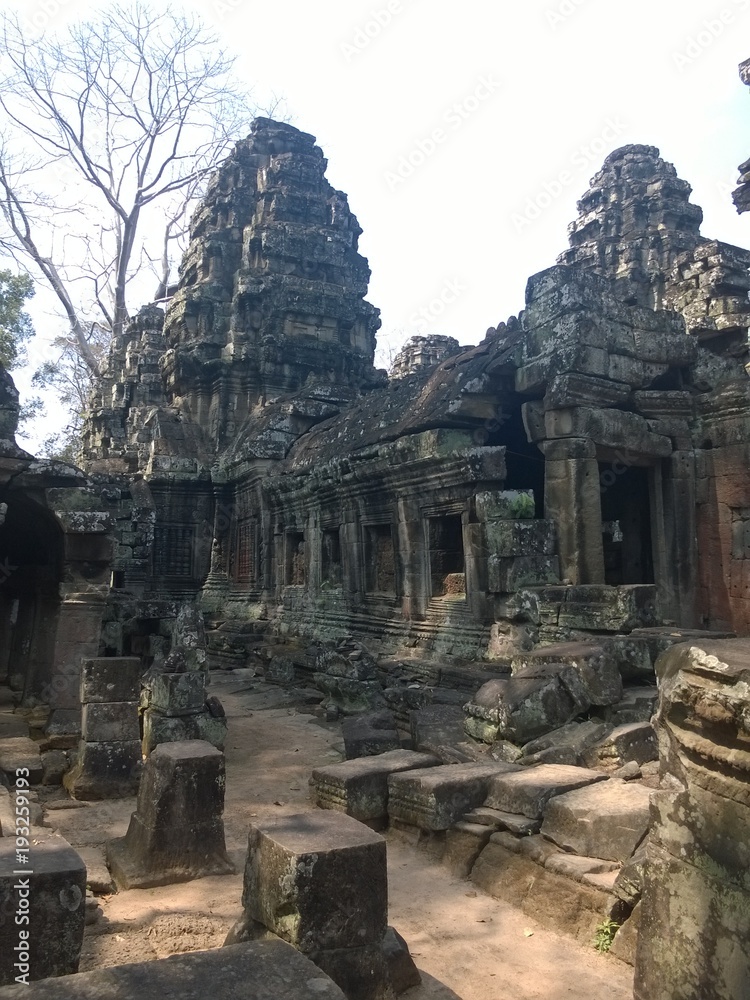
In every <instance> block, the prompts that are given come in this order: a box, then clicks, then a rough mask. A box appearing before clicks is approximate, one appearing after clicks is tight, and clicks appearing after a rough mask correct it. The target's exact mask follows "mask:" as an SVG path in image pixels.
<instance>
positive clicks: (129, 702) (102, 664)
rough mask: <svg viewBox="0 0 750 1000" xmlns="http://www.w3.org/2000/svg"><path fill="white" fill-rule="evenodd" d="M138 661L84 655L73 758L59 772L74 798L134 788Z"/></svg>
mask: <svg viewBox="0 0 750 1000" xmlns="http://www.w3.org/2000/svg"><path fill="white" fill-rule="evenodd" d="M140 691H141V661H140V659H139V658H138V657H135V656H123V657H102V658H98V659H93V660H84V661H83V664H82V665H81V681H80V698H81V706H82V738H81V741H80V743H79V744H78V759H77V761H76V763H75V764H74V766H73V768H72V769H71V770H70V771H69V772H68V773H67V774H66V775H65V777H64V778H63V783H64V785H65V787H66V788H67V790H68V791H69V792H70V794H71V795H72V796H73V798H76V799H112V798H127V796H129V795H134V794H135V792H136V791H137V789H138V781H139V779H140V774H141V763H142V761H141V742H140V737H141V732H140V721H139V719H138V699H139V697H140Z"/></svg>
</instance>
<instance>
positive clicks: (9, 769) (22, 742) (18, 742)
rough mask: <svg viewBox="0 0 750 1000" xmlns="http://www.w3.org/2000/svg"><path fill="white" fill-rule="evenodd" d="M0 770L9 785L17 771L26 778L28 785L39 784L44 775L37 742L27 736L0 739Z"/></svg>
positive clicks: (14, 778) (13, 781)
mask: <svg viewBox="0 0 750 1000" xmlns="http://www.w3.org/2000/svg"><path fill="white" fill-rule="evenodd" d="M0 771H2V772H3V773H4V774H5V776H6V778H7V779H8V781H9V782H10V784H11V785H14V784H15V781H16V774H17V772H19V771H20V772H21V774H23V775H24V776H25V777H27V778H28V780H29V784H30V785H39V784H41V781H42V777H43V775H44V768H43V766H42V757H41V754H40V752H39V744H38V743H36V742H34V740H32V739H29V737H28V736H6V737H5V739H3V740H0Z"/></svg>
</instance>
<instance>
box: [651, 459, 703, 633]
mask: <svg viewBox="0 0 750 1000" xmlns="http://www.w3.org/2000/svg"><path fill="white" fill-rule="evenodd" d="M695 480H696V470H695V453H694V452H692V451H676V452H674V453H673V454H672V456H671V457H670V458H669V459H666V460H665V461H664V462H663V463H662V465H661V474H660V476H659V477H658V482H659V485H660V488H661V498H660V499H661V509H662V516H663V526H662V528H661V532H659V533H658V534H657V538H658V539H659V541H658V543H657V544H662V545H663V546H664V564H663V571H662V574H660V575H659V576H657V578H656V583H657V591H658V594H659V602H660V610H661V613H662V615H663V616H664V617H667V618H669V619H671V620H673V621H676V622H677V624H678V625H680V626H681V627H682V628H696V627H697V626H698V624H699V623H698V621H697V587H698V546H697V524H696V490H695Z"/></svg>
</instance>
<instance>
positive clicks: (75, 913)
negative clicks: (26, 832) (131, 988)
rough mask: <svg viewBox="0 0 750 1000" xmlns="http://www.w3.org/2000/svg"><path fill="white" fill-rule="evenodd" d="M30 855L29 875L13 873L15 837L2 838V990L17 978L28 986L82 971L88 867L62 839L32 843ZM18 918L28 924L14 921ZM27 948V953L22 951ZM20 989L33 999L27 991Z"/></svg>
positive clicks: (18, 866)
mask: <svg viewBox="0 0 750 1000" xmlns="http://www.w3.org/2000/svg"><path fill="white" fill-rule="evenodd" d="M35 839H36V838H35ZM28 856H29V865H28V868H29V874H28V875H17V874H15V872H16V871H17V870H18V869H19V868H20V867H21V866H20V865H19V864H18V861H17V859H16V841H15V838H2V839H0V913H2V914H6V915H7V917H6V918H5V919H3V920H2V921H0V985H5V984H8V983H14V982H17V981H19V980H17V979H16V977H17V976H19V975H21V976H23V975H25V976H26V977H27V978H26V982H30V981H31V980H37V979H45V978H47V977H48V976H67V975H70V974H72V973H74V972H77V971H78V961H79V958H80V954H81V946H82V944H83V929H84V921H85V909H86V905H85V903H86V866H85V865H84V863H83V861H82V860H81V858H80V856H79V855H78V854H77V853H76V852H75V851H74V850H73V848H72V847H71V846H70V844H68V842H67V841H65V840H63V839H62V837H53V836H50V837H48V838H47V839H46V840H43V841H42V842H41V843H33V844H32V845H31V846H30V849H29V855H28ZM16 914H21V916H22V917H23V916H26V917H28V921H27V922H24V921H23V920H22V921H21V922H20V923H18V922H17V921H16V918H15V916H13V919H11V915H16ZM24 943H25V944H27V945H28V948H27V950H25V951H24V950H23V948H19V945H23V944H24ZM20 982H23V980H20ZM20 989H22V990H24V993H23V995H24V996H29V987H28V986H21V987H20ZM2 992H4V991H0V993H2Z"/></svg>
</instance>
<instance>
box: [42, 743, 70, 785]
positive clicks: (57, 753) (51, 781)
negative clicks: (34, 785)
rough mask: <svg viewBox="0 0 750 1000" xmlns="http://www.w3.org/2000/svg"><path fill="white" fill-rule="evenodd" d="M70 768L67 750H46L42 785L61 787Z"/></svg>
mask: <svg viewBox="0 0 750 1000" xmlns="http://www.w3.org/2000/svg"><path fill="white" fill-rule="evenodd" d="M69 767H70V758H69V757H68V754H67V753H66V752H65V750H46V751H45V752H44V753H43V754H42V768H43V773H42V784H43V785H61V784H62V780H63V776H64V775H65V772H66V771H67V770H68V769H69Z"/></svg>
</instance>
